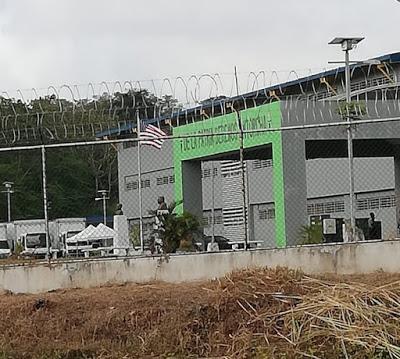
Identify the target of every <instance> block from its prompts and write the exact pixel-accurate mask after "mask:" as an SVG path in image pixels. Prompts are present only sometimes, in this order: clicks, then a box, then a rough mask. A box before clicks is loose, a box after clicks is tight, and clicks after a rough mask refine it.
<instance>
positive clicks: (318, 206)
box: [307, 201, 344, 216]
mask: <svg viewBox="0 0 400 359" xmlns="http://www.w3.org/2000/svg"><path fill="white" fill-rule="evenodd" d="M341 212H344V201H335V202H325V203H324V202H320V203H309V204H307V214H308V215H309V216H312V215H320V214H326V213H341Z"/></svg>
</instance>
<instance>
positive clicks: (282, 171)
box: [273, 131, 307, 247]
mask: <svg viewBox="0 0 400 359" xmlns="http://www.w3.org/2000/svg"><path fill="white" fill-rule="evenodd" d="M277 135H278V134H277ZM279 137H280V138H277V139H275V141H274V142H273V162H274V163H273V168H274V202H275V237H276V245H277V246H278V247H285V246H292V245H297V244H299V240H300V233H301V228H302V226H304V225H306V224H307V177H306V156H305V141H304V137H303V136H302V134H299V133H295V132H294V131H293V132H292V131H290V132H289V131H287V132H284V133H282V134H279Z"/></svg>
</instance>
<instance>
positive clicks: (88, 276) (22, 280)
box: [0, 240, 400, 293]
mask: <svg viewBox="0 0 400 359" xmlns="http://www.w3.org/2000/svg"><path fill="white" fill-rule="evenodd" d="M277 266H286V267H289V268H293V269H301V270H303V271H304V272H306V273H308V274H322V273H336V274H365V273H372V272H375V271H385V272H390V273H400V240H394V241H387V242H383V241H372V242H361V243H350V244H334V245H333V244H332V245H328V244H325V245H318V246H317V245H316V246H301V247H291V248H285V249H269V250H251V251H248V252H243V251H240V252H219V253H201V254H188V255H172V256H170V257H169V258H160V257H132V258H123V259H97V260H90V261H70V262H58V263H54V264H50V265H49V264H44V263H41V264H36V265H30V266H29V265H20V266H16V265H10V266H4V267H0V289H2V290H7V291H11V292H14V293H40V292H46V291H50V290H55V289H65V288H88V287H96V286H101V285H105V284H121V283H129V282H130V283H145V282H152V281H165V282H170V283H177V282H185V281H198V280H208V279H213V278H217V277H222V276H224V275H225V274H227V273H229V272H232V271H234V270H239V269H244V268H249V267H271V268H274V267H277Z"/></svg>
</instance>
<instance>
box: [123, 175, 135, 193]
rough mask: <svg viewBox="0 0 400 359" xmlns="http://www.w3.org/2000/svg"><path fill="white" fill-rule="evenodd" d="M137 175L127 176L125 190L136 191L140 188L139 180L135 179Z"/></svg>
mask: <svg viewBox="0 0 400 359" xmlns="http://www.w3.org/2000/svg"><path fill="white" fill-rule="evenodd" d="M135 178H136V177H135V176H127V177H125V190H126V191H132V190H133V191H134V190H136V189H137V188H138V181H137V180H136V179H135Z"/></svg>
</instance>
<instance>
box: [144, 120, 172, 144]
mask: <svg viewBox="0 0 400 359" xmlns="http://www.w3.org/2000/svg"><path fill="white" fill-rule="evenodd" d="M140 130H141V131H140V134H139V140H140V144H141V145H149V146H153V147H155V148H158V149H161V146H162V144H163V143H164V139H165V138H166V137H167V136H168V135H167V134H166V133H165V132H164V131H162V130H160V129H159V128H158V127H156V126H153V125H145V126H141V129H140Z"/></svg>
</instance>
